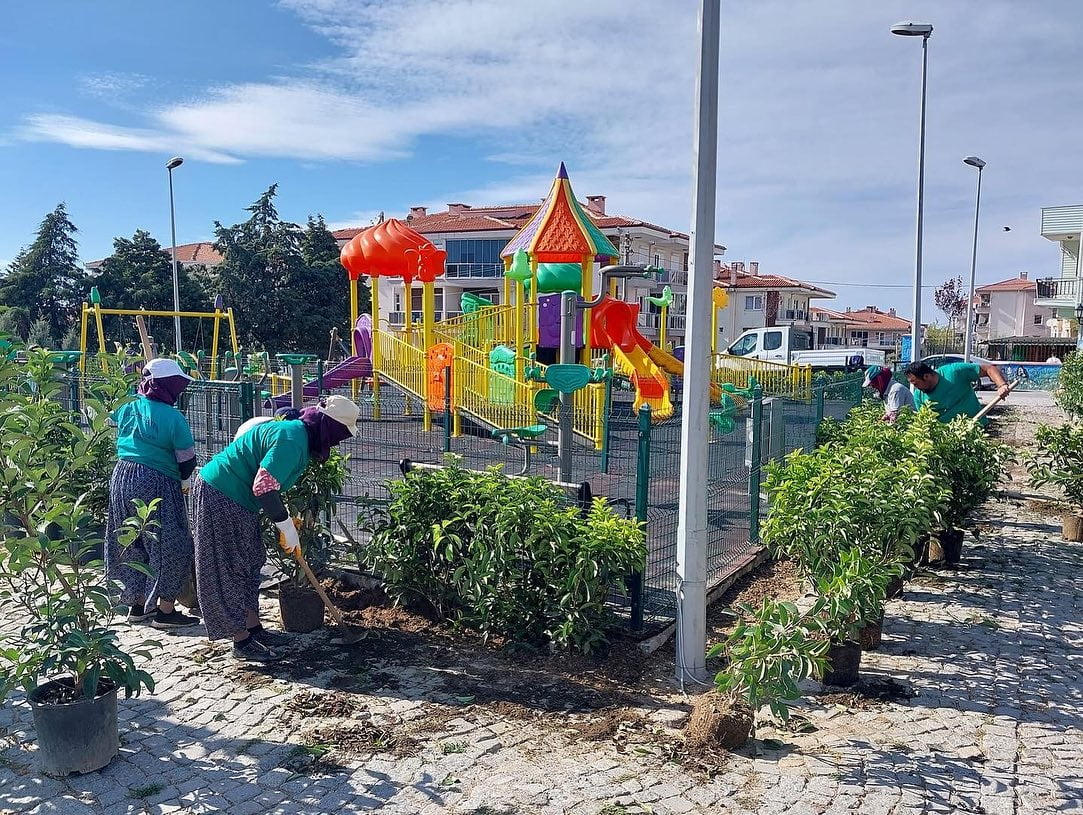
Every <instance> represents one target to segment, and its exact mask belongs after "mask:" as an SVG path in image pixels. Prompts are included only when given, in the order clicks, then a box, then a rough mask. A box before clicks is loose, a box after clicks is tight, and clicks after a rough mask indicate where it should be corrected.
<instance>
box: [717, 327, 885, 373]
mask: <svg viewBox="0 0 1083 815" xmlns="http://www.w3.org/2000/svg"><path fill="white" fill-rule="evenodd" d="M811 349H812V335H811V334H809V333H808V332H807V331H800V330H798V329H796V328H794V327H793V326H788V325H783V326H772V327H770V328H750V329H749V330H748V331H745V332H744V333H742V334H741V336H739V337H738V338H737V339H736V340H734V342H732V343H731V344H730V346H729V347H728V348H726V354H728V355H729V356H733V357H745V358H746V359H763V360H766V361H768V362H779V363H782V364H783V365H809V366H811V367H813V368H816V369H817V370H823V371H846V370H854V369H859V368H864V367H865V366H866V365H883V364H884V352H883V351H881V350H879V349H877V348H863V347H860V348H859V347H855V348H829V349H819V350H816V351H813V350H811ZM718 365H719V366H720V367H722V366H724V365H725V358H723V359H721V360H720V361H719V362H718Z"/></svg>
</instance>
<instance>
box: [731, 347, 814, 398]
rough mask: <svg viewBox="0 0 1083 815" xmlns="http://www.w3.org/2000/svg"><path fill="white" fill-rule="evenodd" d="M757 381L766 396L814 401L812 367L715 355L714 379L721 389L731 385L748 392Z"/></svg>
mask: <svg viewBox="0 0 1083 815" xmlns="http://www.w3.org/2000/svg"><path fill="white" fill-rule="evenodd" d="M753 378H754V379H755V380H756V382H758V383H759V385H760V386H761V387H762V388H763V392H764V393H765V394H769V395H773V396H789V397H791V398H793V399H810V398H812V368H811V367H810V366H808V365H783V364H782V363H780V362H767V361H766V360H762V359H748V358H747V357H738V356H733V355H731V354H715V355H714V362H713V365H712V368H711V379H712V380H713V381H714V382H716V383H718V384H719V385H724V384H726V383H729V384H732V385H734V386H736V387H738V388H747V387H748V386H749V384H750V383H751V380H752V379H753Z"/></svg>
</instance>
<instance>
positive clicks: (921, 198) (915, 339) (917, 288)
mask: <svg viewBox="0 0 1083 815" xmlns="http://www.w3.org/2000/svg"><path fill="white" fill-rule="evenodd" d="M891 33H892V34H896V35H898V36H900V37H921V117H920V120H919V124H918V206H917V210H918V212H917V228H916V236H915V239H914V243H915V246H914V322H913V324H912V326H911V329H910V361H911V362H917V361H918V360H919V359H921V239H922V222H923V218H924V215H925V89H926V76H927V74H928V68H929V36H930V35H931V34H932V33H933V27H932V26H931V25H928V24H927V23H914V22H904V23H895V25H893V26H892V27H891Z"/></svg>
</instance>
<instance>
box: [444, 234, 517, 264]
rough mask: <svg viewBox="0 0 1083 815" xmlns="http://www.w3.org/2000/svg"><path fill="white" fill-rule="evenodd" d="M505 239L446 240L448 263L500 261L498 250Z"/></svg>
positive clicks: (504, 243)
mask: <svg viewBox="0 0 1083 815" xmlns="http://www.w3.org/2000/svg"><path fill="white" fill-rule="evenodd" d="M506 244H507V241H506V240H485V239H481V238H476V239H470V240H449V241H448V242H447V246H446V248H447V262H448V263H500V262H501V260H500V250H501V249H503V248H504V246H505V245H506Z"/></svg>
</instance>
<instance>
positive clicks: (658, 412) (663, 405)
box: [612, 344, 680, 421]
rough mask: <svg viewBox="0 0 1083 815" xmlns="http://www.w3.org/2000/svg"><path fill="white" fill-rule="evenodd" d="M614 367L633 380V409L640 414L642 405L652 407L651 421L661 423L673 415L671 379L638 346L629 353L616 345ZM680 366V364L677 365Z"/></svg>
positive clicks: (614, 346) (614, 347)
mask: <svg viewBox="0 0 1083 815" xmlns="http://www.w3.org/2000/svg"><path fill="white" fill-rule="evenodd" d="M612 349H613V367H614V368H615V369H616V370H617V371H619V372H620V373H622V374H624V375H625V376H627V377H628V378H629V379H631V380H632V384H633V385H635V393H636V398H635V402H634V403H633V404H632V409H633V410H634V411H636V412H637V413H638V412H639V408H640V406H641V405H645V404H646V405H650V407H651V419H652V420H654V421H660V420H662V419H668V418H669V417H670V416H672V415H673V403H672V402H671V401H670V400H669V378H668V377H667V376H666V375H665V374H664V373H662V372H661V371H660V370H659V369H658V366H657V365H655V364H654V362H652V361H651V358H650V357H648V356H647V355H646V354H645V353H643V349H642V348H640V347H639V346H636V347H635V348H633V349H632V350H631V351H629V352H628V353H625V352H624V351H622V350H621V349H620V346H618V345H616V344H614V345H613V346H612ZM677 364H678V365H679V364H680V363H677Z"/></svg>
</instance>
